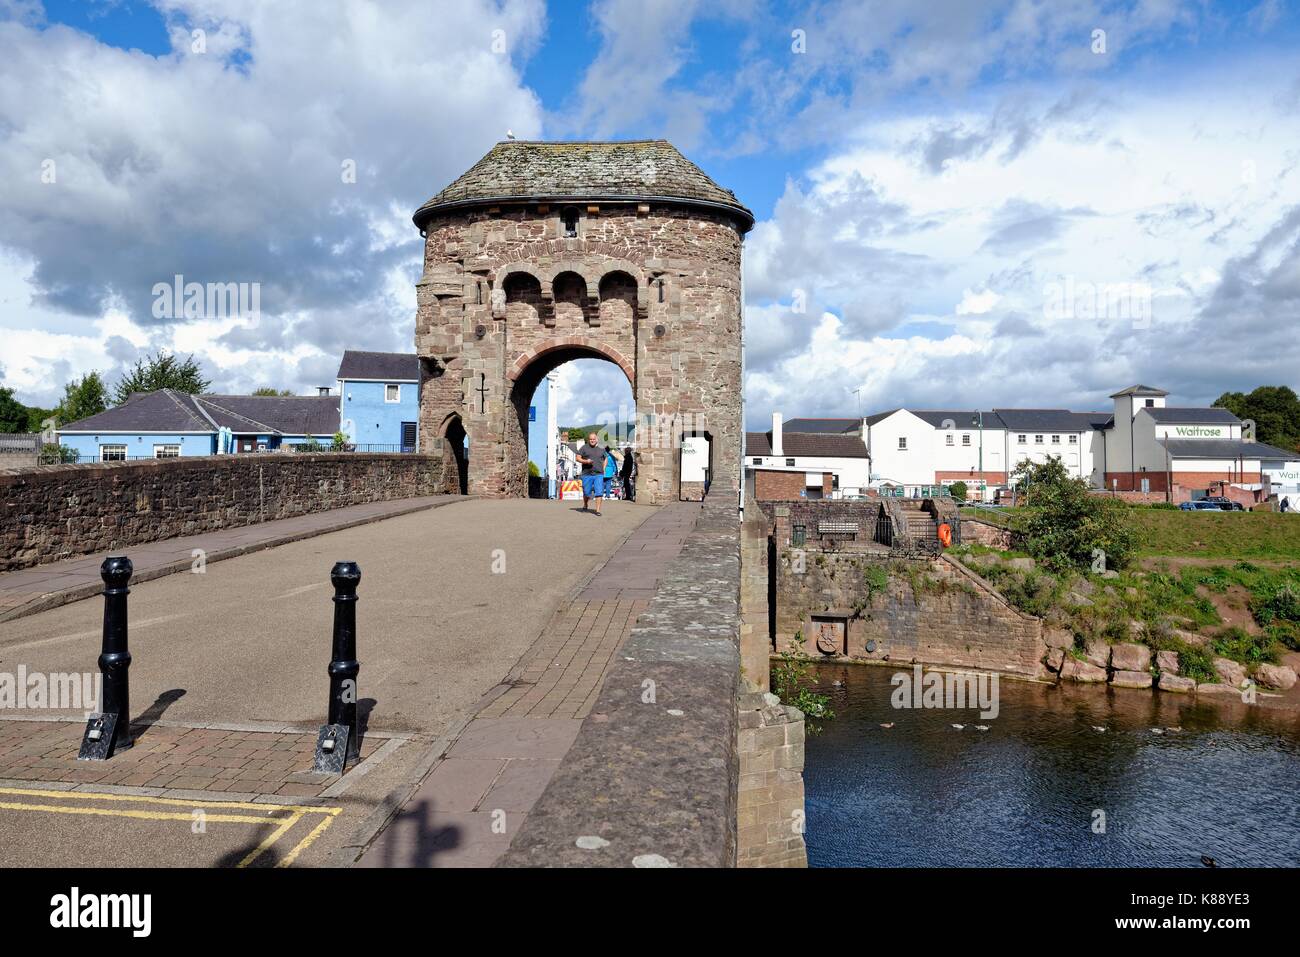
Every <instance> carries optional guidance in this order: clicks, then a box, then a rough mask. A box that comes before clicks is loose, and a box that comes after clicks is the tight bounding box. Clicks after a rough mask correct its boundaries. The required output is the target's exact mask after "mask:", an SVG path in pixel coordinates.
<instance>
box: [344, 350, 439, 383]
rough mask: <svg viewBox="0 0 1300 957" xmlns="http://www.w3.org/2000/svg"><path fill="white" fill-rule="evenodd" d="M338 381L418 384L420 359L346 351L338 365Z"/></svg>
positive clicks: (398, 353)
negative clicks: (361, 380)
mask: <svg viewBox="0 0 1300 957" xmlns="http://www.w3.org/2000/svg"><path fill="white" fill-rule="evenodd" d="M337 378H340V379H386V380H387V381H389V382H419V381H420V357H419V356H417V355H416V354H415V353H413V352H411V353H407V352H358V351H357V350H355V349H348V350H346V351H345V352H344V353H343V361H342V362H340V363H339V374H338V376H337Z"/></svg>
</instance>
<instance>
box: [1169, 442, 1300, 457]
mask: <svg viewBox="0 0 1300 957" xmlns="http://www.w3.org/2000/svg"><path fill="white" fill-rule="evenodd" d="M1159 444H1160V445H1165V444H1168V447H1169V454H1170V455H1171V456H1175V457H1177V458H1185V459H1289V460H1292V461H1294V460H1296V459H1300V452H1288V451H1287V450H1286V449H1279V448H1277V447H1276V446H1273V445H1264V444H1262V443H1260V442H1239V441H1237V440H1236V439H1169V440H1168V443H1165V442H1160V443H1159Z"/></svg>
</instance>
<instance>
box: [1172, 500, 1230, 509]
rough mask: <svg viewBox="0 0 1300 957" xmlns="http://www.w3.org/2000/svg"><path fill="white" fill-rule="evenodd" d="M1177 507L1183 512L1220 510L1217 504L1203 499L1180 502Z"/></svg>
mask: <svg viewBox="0 0 1300 957" xmlns="http://www.w3.org/2000/svg"><path fill="white" fill-rule="evenodd" d="M1178 507H1179V508H1180V509H1181V510H1182V511H1184V512H1221V511H1223V509H1221V508H1220V507H1219V506H1217V505H1215V504H1213V503H1211V502H1207V501H1206V500H1205V499H1198V500H1196V501H1195V502H1180V503H1179V505H1178Z"/></svg>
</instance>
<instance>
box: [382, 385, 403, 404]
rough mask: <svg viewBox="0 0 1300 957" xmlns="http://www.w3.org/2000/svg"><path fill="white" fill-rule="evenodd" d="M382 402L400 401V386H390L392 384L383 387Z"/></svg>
mask: <svg viewBox="0 0 1300 957" xmlns="http://www.w3.org/2000/svg"><path fill="white" fill-rule="evenodd" d="M384 401H385V402H400V401H402V387H401V386H400V385H392V384H390V385H386V386H384Z"/></svg>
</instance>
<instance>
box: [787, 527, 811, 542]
mask: <svg viewBox="0 0 1300 957" xmlns="http://www.w3.org/2000/svg"><path fill="white" fill-rule="evenodd" d="M807 540H808V527H807V526H806V525H795V526H794V527H793V528H791V529H790V544H791V545H802V544H803V543H804V542H806V541H807Z"/></svg>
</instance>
